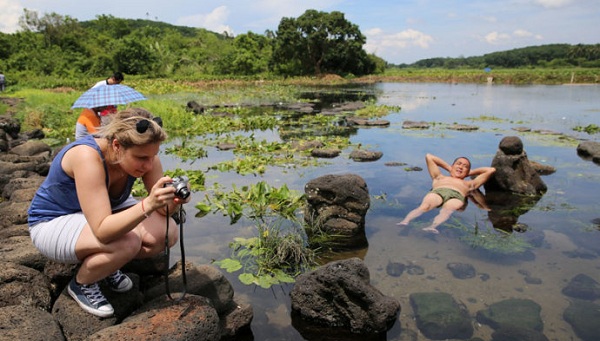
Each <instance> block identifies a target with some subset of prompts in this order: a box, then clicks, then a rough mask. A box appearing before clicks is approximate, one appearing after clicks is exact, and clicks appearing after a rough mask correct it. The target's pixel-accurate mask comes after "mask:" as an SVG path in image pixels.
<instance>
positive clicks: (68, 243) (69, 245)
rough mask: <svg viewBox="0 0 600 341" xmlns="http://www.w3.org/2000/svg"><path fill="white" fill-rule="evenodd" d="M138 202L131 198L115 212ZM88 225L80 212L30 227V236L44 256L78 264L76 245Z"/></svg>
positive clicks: (60, 261) (116, 208) (61, 261)
mask: <svg viewBox="0 0 600 341" xmlns="http://www.w3.org/2000/svg"><path fill="white" fill-rule="evenodd" d="M137 202H138V201H137V200H136V199H135V198H133V197H132V196H129V198H127V200H125V202H124V203H122V204H121V205H119V206H117V207H115V208H113V212H114V211H119V210H122V209H125V208H128V207H131V206H133V205H135V204H137ZM86 224H87V220H86V219H85V216H84V215H83V213H82V212H78V213H73V214H68V215H65V216H62V217H58V218H54V219H52V220H50V221H43V222H40V223H37V224H35V225H33V226H30V227H29V234H30V236H31V240H32V241H33V245H35V247H36V248H38V250H40V252H41V253H42V254H43V255H44V256H46V257H48V258H50V259H52V260H54V261H56V262H59V263H66V264H77V263H80V262H81V260H80V259H77V255H76V254H75V244H77V240H78V239H79V235H80V234H81V231H82V230H83V228H84V227H85V225H86Z"/></svg>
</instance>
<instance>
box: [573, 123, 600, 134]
mask: <svg viewBox="0 0 600 341" xmlns="http://www.w3.org/2000/svg"><path fill="white" fill-rule="evenodd" d="M573 130H574V131H577V132H585V133H588V134H590V135H592V134H598V133H600V127H599V126H597V125H595V124H593V123H591V124H588V125H587V126H585V127H582V126H576V127H575V128H573Z"/></svg>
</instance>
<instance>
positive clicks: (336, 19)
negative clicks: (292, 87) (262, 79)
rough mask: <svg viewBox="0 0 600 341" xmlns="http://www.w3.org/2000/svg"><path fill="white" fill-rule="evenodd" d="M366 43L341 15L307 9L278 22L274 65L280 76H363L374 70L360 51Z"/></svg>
mask: <svg viewBox="0 0 600 341" xmlns="http://www.w3.org/2000/svg"><path fill="white" fill-rule="evenodd" d="M365 42H366V38H365V36H363V34H362V33H361V32H360V30H359V28H358V26H356V25H355V24H352V23H351V22H349V21H348V20H346V19H345V18H344V14H343V13H341V12H337V11H334V12H331V13H326V12H319V11H316V10H313V9H309V10H307V11H306V12H304V14H302V15H301V16H300V17H298V18H297V19H294V18H282V19H281V21H280V23H279V27H278V28H277V32H276V37H275V40H274V51H273V62H274V64H275V67H276V69H277V70H278V71H279V72H280V73H283V74H287V75H297V74H300V75H307V74H316V75H321V74H322V73H327V72H333V73H340V74H347V73H353V74H357V75H362V74H366V73H370V72H371V71H373V69H374V68H375V65H374V63H373V61H372V60H371V59H369V57H368V55H367V53H366V52H365V51H364V50H363V48H362V47H363V45H364V44H365Z"/></svg>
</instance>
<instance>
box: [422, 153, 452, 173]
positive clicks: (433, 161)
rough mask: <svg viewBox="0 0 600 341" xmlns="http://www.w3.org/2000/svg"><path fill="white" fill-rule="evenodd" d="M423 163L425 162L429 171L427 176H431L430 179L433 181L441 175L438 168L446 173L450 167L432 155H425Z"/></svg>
mask: <svg viewBox="0 0 600 341" xmlns="http://www.w3.org/2000/svg"><path fill="white" fill-rule="evenodd" d="M425 162H427V170H428V171H429V176H431V178H432V179H435V178H437V177H439V176H440V175H442V172H441V170H440V167H441V168H443V169H445V170H447V171H448V172H449V171H450V165H449V164H448V163H447V162H446V161H444V160H442V159H440V158H439V157H437V156H435V155H433V154H429V153H427V154H426V155H425Z"/></svg>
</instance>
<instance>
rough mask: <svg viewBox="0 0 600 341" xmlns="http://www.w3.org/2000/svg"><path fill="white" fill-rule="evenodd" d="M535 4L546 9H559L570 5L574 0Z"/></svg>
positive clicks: (538, 2)
mask: <svg viewBox="0 0 600 341" xmlns="http://www.w3.org/2000/svg"><path fill="white" fill-rule="evenodd" d="M534 2H535V3H536V4H538V5H541V6H542V7H545V8H559V7H564V6H567V5H569V4H570V3H571V2H573V0H534Z"/></svg>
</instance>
